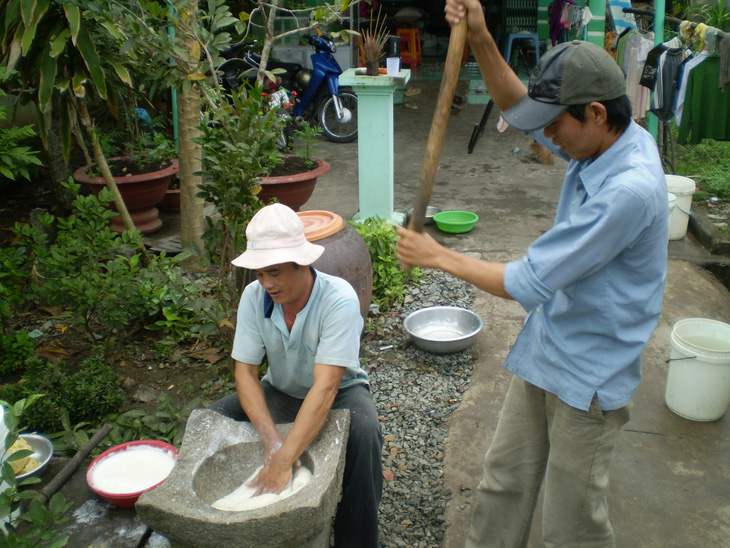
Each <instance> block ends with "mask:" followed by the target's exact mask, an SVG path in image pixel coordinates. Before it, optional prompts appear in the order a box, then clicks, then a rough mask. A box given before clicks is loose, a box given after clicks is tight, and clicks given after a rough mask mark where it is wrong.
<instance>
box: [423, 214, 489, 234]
mask: <svg viewBox="0 0 730 548" xmlns="http://www.w3.org/2000/svg"><path fill="white" fill-rule="evenodd" d="M433 220H434V221H435V222H436V226H437V227H438V228H439V230H441V231H443V232H451V233H452V234H460V233H462V232H469V231H470V230H471V229H472V228H474V225H475V224H476V222H477V221H478V220H479V216H478V215H477V214H476V213H471V212H469V211H442V212H441V213H437V214H436V215H434V216H433Z"/></svg>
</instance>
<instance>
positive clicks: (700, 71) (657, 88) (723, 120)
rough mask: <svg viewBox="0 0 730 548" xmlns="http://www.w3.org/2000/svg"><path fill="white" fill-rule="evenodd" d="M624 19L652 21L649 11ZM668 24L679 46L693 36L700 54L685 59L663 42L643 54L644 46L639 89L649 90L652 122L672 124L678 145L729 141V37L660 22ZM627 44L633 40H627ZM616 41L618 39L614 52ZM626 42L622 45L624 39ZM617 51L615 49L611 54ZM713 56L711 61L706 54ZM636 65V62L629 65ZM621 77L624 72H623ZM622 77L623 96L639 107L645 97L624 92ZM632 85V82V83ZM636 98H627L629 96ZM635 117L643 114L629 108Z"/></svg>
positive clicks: (706, 28) (695, 26)
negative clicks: (654, 117)
mask: <svg viewBox="0 0 730 548" xmlns="http://www.w3.org/2000/svg"><path fill="white" fill-rule="evenodd" d="M623 11H624V12H625V13H633V14H637V15H648V16H652V17H653V16H654V15H655V13H654V11H651V10H639V9H634V8H623ZM665 20H666V21H667V22H668V23H670V24H672V25H674V26H675V27H678V28H679V34H680V37H681V39H682V41H684V42H688V41H689V40H691V38H692V35H693V34H696V35H697V37H698V38H700V39H701V41H702V43H701V47H700V51H699V52H698V53H697V54H696V55H694V56H693V55H691V54H690V55H689V56H686V55H685V54H684V53H682V49H680V48H681V47H682V46H680V44H681V41H680V39H679V38H680V37H678V38H674V39H673V40H672V41H674V40H676V44H670V43H669V42H665V43H663V44H658V45H655V46H654V47H653V49H651V50H650V51H648V52H646V49H648V47H649V46H648V45H646V44H644V45H643V46H642V47H644V50H643V53H646V57H645V58H644V66H643V70H642V73H641V80H640V81H639V82H638V84H639V86H643V87H651V86H653V87H651V89H652V90H653V91H654V93H653V94H652V96H651V104H650V110H651V112H653V113H654V114H656V115H657V117H658V118H659V119H660V120H662V121H664V122H668V121H670V120H671V119H672V118H674V119H675V120H676V121H677V124H678V126H679V133H678V137H677V140H678V142H679V143H680V144H684V143H686V142H687V141H688V140H689V142H691V143H693V144H696V143H698V142H699V141H700V140H702V139H704V138H713V139H716V140H723V141H727V140H730V92H728V90H727V89H725V88H726V86H728V85H729V84H730V33H727V32H724V31H722V30H720V29H718V28H716V27H711V26H708V25H705V24H702V23H694V22H692V21H685V20H682V19H678V18H676V17H666V19H665ZM631 39H633V38H631ZM621 40H622V38H621V37H619V38H618V41H619V42H618V43H619V47H620V46H621V45H622V42H621ZM627 40H628V39H627ZM617 50H618V48H617ZM715 53H717V54H719V55H712V54H715ZM630 61H631V62H630V63H629V65H631V63H634V64H635V63H636V61H639V59H638V57H634V58H632V59H631V60H630ZM624 72H625V73H627V71H626V70H624ZM634 72H636V71H635V69H634ZM630 76H631V74H629V73H627V94H628V95H629V96H630V98H631V99H632V107H634V103H635V101H634V100H635V99H636V103H637V105H638V106H641V107H644V106H645V103H642V102H641V101H640V100H641V99H646V96H647V93H646V92H645V91H643V92H642V91H641V88H640V87H639V88H636V87H630V86H629V85H628V84H629V83H632V82H633V80H632V79H631V78H630ZM633 83H636V82H633ZM636 89H638V90H639V93H638V94H636V95H635V96H634V95H631V92H634V93H636ZM634 112H635V113H637V112H638V113H639V114H641V113H643V108H641V109H640V108H636V107H634Z"/></svg>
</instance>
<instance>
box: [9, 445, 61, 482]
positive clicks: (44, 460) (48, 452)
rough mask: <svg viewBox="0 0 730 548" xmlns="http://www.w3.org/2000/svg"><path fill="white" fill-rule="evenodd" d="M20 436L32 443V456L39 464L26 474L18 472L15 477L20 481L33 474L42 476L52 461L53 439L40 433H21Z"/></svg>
mask: <svg viewBox="0 0 730 548" xmlns="http://www.w3.org/2000/svg"><path fill="white" fill-rule="evenodd" d="M18 437H19V438H20V439H21V440H25V441H26V442H27V443H28V445H30V450H31V451H33V453H32V454H31V455H30V458H31V459H33V460H34V461H36V462H37V463H38V466H36V467H35V468H33V469H32V470H28V471H27V472H25V473H24V474H18V475H17V476H16V477H15V479H17V480H18V481H20V480H23V479H25V478H29V477H31V476H40V475H41V474H42V473H43V471H44V470H45V469H46V467H47V466H48V463H49V462H51V457H53V444H52V443H51V440H49V439H48V438H46V437H45V436H41V435H40V434H20V435H19V436H18Z"/></svg>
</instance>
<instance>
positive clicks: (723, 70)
mask: <svg viewBox="0 0 730 548" xmlns="http://www.w3.org/2000/svg"><path fill="white" fill-rule="evenodd" d="M717 52H718V53H719V54H720V87H721V88H724V87H725V86H727V85H728V84H730V34H725V36H723V38H722V40H721V41H720V45H719V46H718V47H717Z"/></svg>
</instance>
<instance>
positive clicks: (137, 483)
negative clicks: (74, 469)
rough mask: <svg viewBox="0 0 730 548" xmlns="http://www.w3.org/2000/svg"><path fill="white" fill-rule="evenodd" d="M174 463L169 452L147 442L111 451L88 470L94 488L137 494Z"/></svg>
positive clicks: (166, 474) (110, 491)
mask: <svg viewBox="0 0 730 548" xmlns="http://www.w3.org/2000/svg"><path fill="white" fill-rule="evenodd" d="M173 466H175V457H174V456H173V454H172V453H170V452H169V451H165V450H164V449H160V448H156V447H153V446H150V445H147V446H144V445H140V446H136V447H135V446H132V447H129V448H128V449H125V450H124V451H118V452H116V453H112V454H111V455H109V456H108V457H105V458H104V459H102V460H100V461H99V462H98V463H96V465H95V466H94V468H92V469H91V481H92V483H93V484H94V487H95V488H96V489H99V490H100V491H104V492H105V493H110V494H117V495H122V494H127V493H138V492H139V491H143V490H145V489H149V488H150V487H152V486H153V485H156V484H158V483H160V482H161V481H162V480H164V479H165V478H166V477H167V476H168V475H169V474H170V471H171V470H172V467H173Z"/></svg>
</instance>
